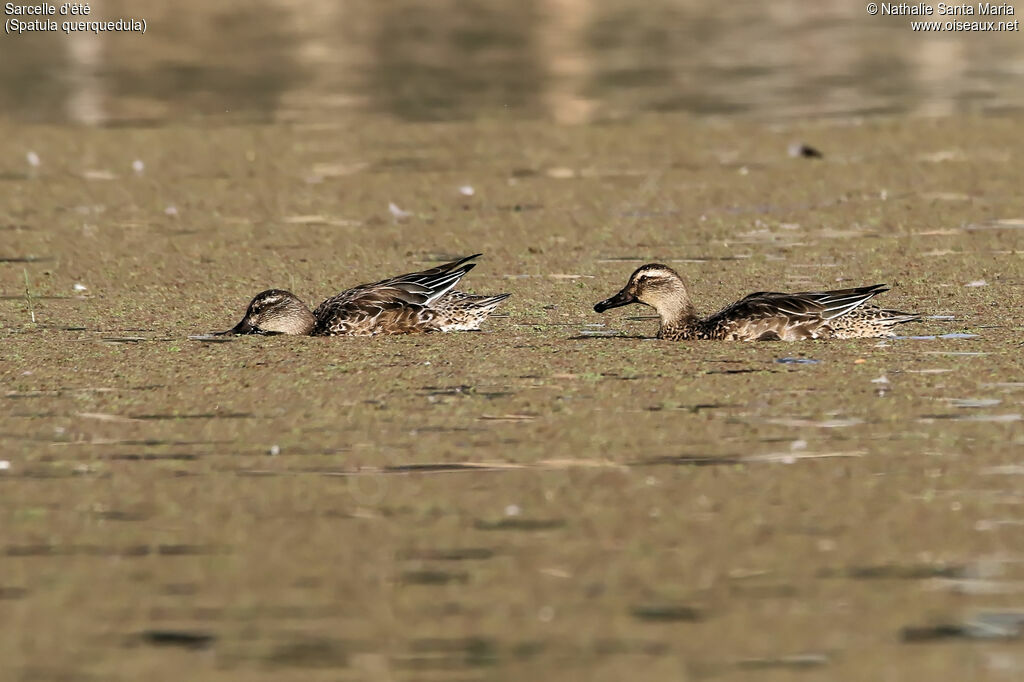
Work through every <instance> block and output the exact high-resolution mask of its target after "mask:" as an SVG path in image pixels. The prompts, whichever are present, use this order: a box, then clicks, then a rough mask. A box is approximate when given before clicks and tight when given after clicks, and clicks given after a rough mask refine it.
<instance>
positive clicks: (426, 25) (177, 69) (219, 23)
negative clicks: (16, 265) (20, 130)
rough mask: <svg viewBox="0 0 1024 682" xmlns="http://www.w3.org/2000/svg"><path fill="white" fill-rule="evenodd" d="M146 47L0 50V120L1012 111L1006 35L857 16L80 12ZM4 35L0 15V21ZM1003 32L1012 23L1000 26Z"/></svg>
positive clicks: (647, 8) (658, 4)
mask: <svg viewBox="0 0 1024 682" xmlns="http://www.w3.org/2000/svg"><path fill="white" fill-rule="evenodd" d="M91 7H92V14H91V15H90V18H97V19H115V18H122V17H123V18H138V19H145V20H146V25H147V31H146V33H145V34H144V35H140V34H134V33H102V34H94V33H76V34H71V35H70V36H68V35H65V34H64V33H62V32H60V31H56V32H43V33H31V34H25V35H21V36H7V37H6V38H5V41H4V45H3V53H4V54H3V59H2V60H0V115H5V116H13V117H15V118H17V119H21V120H34V121H39V120H43V121H73V122H86V123H105V124H139V123H146V124H154V123H159V122H161V121H167V120H176V119H192V118H195V117H213V118H218V119H226V120H229V121H282V120H283V121H290V120H296V119H298V120H309V119H313V120H319V119H333V118H336V117H337V116H339V115H342V114H344V113H346V112H357V111H358V112H371V113H375V114H387V115H391V116H395V117H397V118H400V119H408V120H442V119H443V120H450V119H460V118H474V117H480V116H512V117H517V118H550V119H554V120H557V121H561V122H583V121H590V120H595V119H598V120H600V119H607V118H616V117H621V116H628V115H632V114H637V113H640V112H651V111H684V112H691V113H694V114H713V115H748V116H756V117H767V118H785V117H801V116H850V115H871V114H902V113H914V114H922V113H923V114H929V115H934V114H939V115H941V114H949V113H957V112H977V111H981V112H986V113H995V112H1006V111H1020V110H1021V108H1022V105H1024V95H1022V92H1024V90H1022V89H1021V84H1022V82H1024V42H1022V41H1021V38H1020V33H1019V32H1012V31H1006V32H989V33H931V34H922V33H918V32H913V31H912V30H911V28H910V21H911V18H909V17H894V16H888V17H882V16H874V17H872V16H869V15H868V14H867V12H866V10H865V7H864V5H863V4H861V3H850V2H838V1H829V2H818V3H806V2H801V1H799V0H785V1H782V2H773V3H764V2H757V1H754V0H740V1H737V2H734V3H730V4H729V6H728V8H723V7H721V6H719V5H717V4H714V3H703V2H697V1H696V0H677V1H672V0H654V1H653V2H646V3H637V2H630V1H629V0H597V1H594V2H590V1H588V0H548V1H546V2H544V1H541V0H532V1H527V2H521V1H519V0H515V1H512V0H505V1H500V0H459V1H456V0H436V1H431V2H423V1H421V2H416V1H413V0H398V1H396V2H373V1H371V0H355V1H351V2H343V3H339V2H306V3H296V4H294V5H293V4H291V3H285V2H280V1H277V2H271V1H267V0H263V1H258V2H245V3H243V2H224V3H216V4H214V5H207V4H205V3H199V2H185V3H174V4H173V5H168V4H163V3H152V2H150V3H128V2H124V1H121V2H118V1H110V0H100V1H99V2H93V3H91ZM5 18H6V17H5ZM1005 18H1006V19H1013V18H1014V17H1005Z"/></svg>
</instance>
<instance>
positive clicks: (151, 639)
mask: <svg viewBox="0 0 1024 682" xmlns="http://www.w3.org/2000/svg"><path fill="white" fill-rule="evenodd" d="M216 641H217V635H215V634H213V633H211V632H202V631H198V630H143V631H142V632H140V633H138V634H137V635H134V636H133V637H130V638H129V640H128V643H127V644H128V646H134V645H136V644H140V643H141V644H147V645H149V646H166V647H180V648H183V649H192V650H199V649H207V648H209V647H211V646H213V644H214V642H216Z"/></svg>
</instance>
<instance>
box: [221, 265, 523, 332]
mask: <svg viewBox="0 0 1024 682" xmlns="http://www.w3.org/2000/svg"><path fill="white" fill-rule="evenodd" d="M478 256H480V254H475V255H473V256H467V257H466V258H461V259H459V260H457V261H453V262H451V263H445V264H444V265H439V266H437V267H435V268H430V269H429V270H423V271H420V272H411V273H409V274H406V275H399V276H397V277H392V278H390V279H385V280H381V281H380V282H374V283H372V284H360V285H359V286H356V287H353V288H351V289H348V290H346V291H343V292H341V293H340V294H338V295H337V296H333V297H331V298H329V299H327V300H326V301H324V302H323V303H321V304H320V305H319V306H317V308H316V310H313V311H312V312H310V310H309V308H308V307H307V306H306V304H305V303H303V302H302V301H301V300H300V299H299V298H298V297H297V296H296V295H295V294H293V293H291V292H290V291H285V290H283V289H269V290H267V291H263V292H261V293H259V294H256V297H255V298H253V299H252V302H250V303H249V307H248V308H247V309H246V311H245V316H244V317H243V318H242V321H241V322H239V323H238V324H236V325H235V326H234V327H232V328H231V329H229V330H227V331H224V332H220V333H221V334H293V335H300V336H307V335H308V336H376V335H378V334H410V333H416V332H449V331H473V330H478V329H479V328H480V324H481V323H482V322H483V321H484V320H485V319H487V317H488V315H490V314H491V313H492V312H494V309H495V308H497V307H498V304H500V303H501V302H502V301H504V300H505V299H506V298H508V297H509V294H498V295H496V296H475V295H472V294H465V293H462V292H461V291H455V289H454V287H455V285H456V284H458V283H459V280H460V279H462V277H463V276H464V275H465V274H466V273H467V272H469V271H470V270H472V269H473V267H474V266H475V265H476V264H475V263H470V262H469V261H471V260H473V259H474V258H477V257H478Z"/></svg>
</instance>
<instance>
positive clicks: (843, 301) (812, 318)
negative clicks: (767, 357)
mask: <svg viewBox="0 0 1024 682" xmlns="http://www.w3.org/2000/svg"><path fill="white" fill-rule="evenodd" d="M888 290H889V289H888V287H886V285H884V284H875V285H872V286H868V287H856V288H853V289H837V290H835V291H803V292H799V293H795V294H782V293H773V292H766V291H759V292H757V293H755V294H750V295H749V296H746V297H744V298H742V299H740V300H739V301H737V302H736V303H733V304H732V305H729V306H726V307H725V308H723V309H722V310H720V311H718V312H717V313H715V314H714V315H712V316H711V317H708V318H701V317H699V316H698V315H697V310H696V308H694V306H693V301H691V300H690V295H689V294H688V293H687V292H686V287H685V286H684V285H683V279H682V278H681V277H680V276H679V274H678V273H677V272H676V271H675V270H673V269H672V268H670V267H668V266H666V265H661V264H660V263H648V264H647V265H644V266H641V267H640V268H638V269H637V270H636V272H634V273H633V274H632V275H631V276H630V278H629V282H627V283H626V286H625V287H623V289H622V291H620V292H619V293H617V294H615V295H614V296H612V297H611V298H608V299H605V300H604V301H601V302H600V303H598V304H596V305H595V306H594V310H595V311H596V312H599V313H603V312H604V311H605V310H608V309H609V308H617V307H619V306H623V305H628V304H630V303H643V304H645V305H649V306H651V307H652V308H654V309H655V310H656V311H657V312H658V315H659V317H661V327H660V328H659V329H658V338H659V339H668V340H670V341H688V340H691V339H718V340H729V341H797V340H800V339H853V338H870V337H879V336H890V335H891V334H892V333H893V332H892V328H893V327H894V326H895V325H897V324H902V323H904V322H916V321H918V320H920V319H921V318H920V316H918V315H916V314H914V313H903V312H900V311H898V310H886V309H883V308H877V307H875V306H865V305H864V304H865V303H867V302H868V301H869V300H870V299H871V298H872V297H874V296H876V295H878V294H880V293H882V292H883V291H888Z"/></svg>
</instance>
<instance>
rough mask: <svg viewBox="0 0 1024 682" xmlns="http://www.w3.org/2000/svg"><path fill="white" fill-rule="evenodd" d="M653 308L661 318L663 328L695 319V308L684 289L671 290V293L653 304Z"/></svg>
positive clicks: (676, 325)
mask: <svg viewBox="0 0 1024 682" xmlns="http://www.w3.org/2000/svg"><path fill="white" fill-rule="evenodd" d="M655 310H657V311H658V317H660V318H661V327H662V328H663V329H666V328H672V327H678V326H681V325H685V324H688V323H691V322H693V321H695V320H696V319H697V309H696V308H694V307H693V301H691V300H690V297H689V296H687V295H686V291H685V290H683V291H680V292H673V295H671V296H666V297H664V298H662V299H661V300H660V301H658V305H657V306H655Z"/></svg>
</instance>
